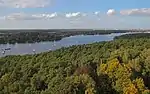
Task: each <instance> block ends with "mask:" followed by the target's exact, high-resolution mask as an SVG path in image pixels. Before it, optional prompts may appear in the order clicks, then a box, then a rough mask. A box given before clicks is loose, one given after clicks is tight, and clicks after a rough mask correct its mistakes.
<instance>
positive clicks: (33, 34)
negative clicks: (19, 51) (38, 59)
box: [0, 30, 131, 44]
mask: <svg viewBox="0 0 150 94" xmlns="http://www.w3.org/2000/svg"><path fill="white" fill-rule="evenodd" d="M126 32H131V31H128V30H10V31H9V30H8V31H7V30H5V31H4V30H2V31H0V44H6V43H9V44H15V43H35V42H42V41H58V40H61V39H62V38H64V37H69V36H74V35H98V34H99V35H102V34H111V33H126Z"/></svg>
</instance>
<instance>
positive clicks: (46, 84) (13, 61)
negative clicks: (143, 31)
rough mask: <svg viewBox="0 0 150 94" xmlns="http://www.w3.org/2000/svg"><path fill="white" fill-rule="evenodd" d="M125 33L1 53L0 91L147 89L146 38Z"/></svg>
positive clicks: (127, 93) (97, 93) (65, 93)
mask: <svg viewBox="0 0 150 94" xmlns="http://www.w3.org/2000/svg"><path fill="white" fill-rule="evenodd" d="M127 36H128V37H124V35H123V36H122V38H121V37H120V38H116V39H115V40H113V41H109V42H100V43H93V44H87V45H78V46H72V47H68V48H61V49H58V50H55V51H50V52H44V53H40V54H35V55H24V56H19V55H17V56H6V57H2V58H0V94H150V38H149V37H147V38H145V37H144V36H141V37H140V38H139V37H136V36H135V35H127ZM129 36H130V37H133V38H129Z"/></svg>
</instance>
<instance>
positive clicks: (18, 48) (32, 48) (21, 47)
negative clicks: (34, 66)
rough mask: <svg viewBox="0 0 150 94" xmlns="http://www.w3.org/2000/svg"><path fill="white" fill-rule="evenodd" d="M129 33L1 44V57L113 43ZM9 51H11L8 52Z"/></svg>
mask: <svg viewBox="0 0 150 94" xmlns="http://www.w3.org/2000/svg"><path fill="white" fill-rule="evenodd" d="M124 34H129V33H112V34H107V35H77V36H70V37H66V38H63V39H62V40H60V41H53V42H40V43H33V44H30V43H24V44H17V43H16V44H0V57H2V56H6V55H24V54H34V53H41V52H46V51H50V50H56V49H59V48H61V47H69V46H72V45H82V44H90V43H94V42H101V41H111V40H113V38H114V37H115V36H120V35H124ZM8 49H9V50H8Z"/></svg>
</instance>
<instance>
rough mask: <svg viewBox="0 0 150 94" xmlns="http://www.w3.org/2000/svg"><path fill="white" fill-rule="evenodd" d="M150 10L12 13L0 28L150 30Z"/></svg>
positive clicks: (2, 21)
mask: <svg viewBox="0 0 150 94" xmlns="http://www.w3.org/2000/svg"><path fill="white" fill-rule="evenodd" d="M149 14H150V9H149V8H142V9H128V10H121V11H116V10H115V9H109V10H108V11H107V12H106V13H102V12H99V11H96V12H92V13H84V12H68V13H57V12H54V13H36V14H32V13H11V14H8V15H6V16H2V17H0V28H11V29H12V28H34V29H36V28H37V29H42V28H43V29H45V28H46V29H72V28H73V29H77V28H78V29H80V28H84V29H85V28H86V29H93V28H94V29H104V28H109V29H116V28H117V29H137V28H144V29H147V28H150V27H149V25H150V19H149V16H150V15H149Z"/></svg>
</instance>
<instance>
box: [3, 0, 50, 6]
mask: <svg viewBox="0 0 150 94" xmlns="http://www.w3.org/2000/svg"><path fill="white" fill-rule="evenodd" d="M50 3H51V0H0V7H12V8H35V7H45V6H48V5H49V4H50Z"/></svg>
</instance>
